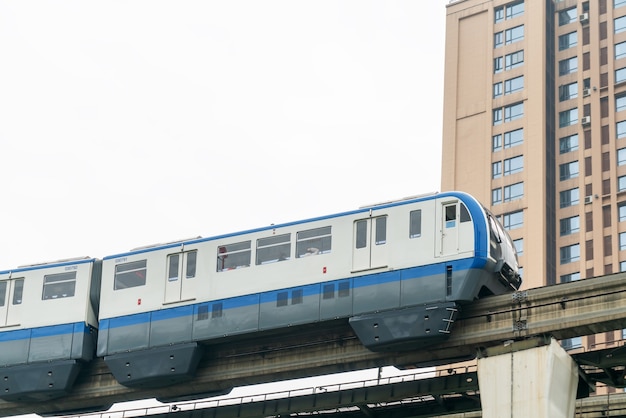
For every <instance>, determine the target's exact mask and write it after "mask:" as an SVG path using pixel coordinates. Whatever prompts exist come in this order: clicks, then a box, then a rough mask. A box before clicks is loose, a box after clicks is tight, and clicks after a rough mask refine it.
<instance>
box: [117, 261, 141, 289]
mask: <svg viewBox="0 0 626 418" xmlns="http://www.w3.org/2000/svg"><path fill="white" fill-rule="evenodd" d="M146 273H147V260H139V261H132V262H130V263H124V264H118V265H116V266H115V280H114V283H113V290H121V289H128V288H130V287H137V286H144V285H145V284H146Z"/></svg>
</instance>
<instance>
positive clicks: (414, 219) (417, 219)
mask: <svg viewBox="0 0 626 418" xmlns="http://www.w3.org/2000/svg"><path fill="white" fill-rule="evenodd" d="M421 236H422V210H421V209H418V210H413V211H411V213H410V215H409V238H418V237H421Z"/></svg>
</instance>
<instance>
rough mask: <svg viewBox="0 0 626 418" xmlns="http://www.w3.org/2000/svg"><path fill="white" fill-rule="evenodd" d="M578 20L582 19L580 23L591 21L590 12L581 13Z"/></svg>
mask: <svg viewBox="0 0 626 418" xmlns="http://www.w3.org/2000/svg"><path fill="white" fill-rule="evenodd" d="M578 20H580V23H588V22H589V13H587V12H585V13H583V14H581V15H580V17H579V18H578Z"/></svg>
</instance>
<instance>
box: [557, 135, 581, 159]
mask: <svg viewBox="0 0 626 418" xmlns="http://www.w3.org/2000/svg"><path fill="white" fill-rule="evenodd" d="M577 150H578V134H574V135H570V136H566V137H563V138H561V139H559V153H560V154H565V153H567V152H572V151H577Z"/></svg>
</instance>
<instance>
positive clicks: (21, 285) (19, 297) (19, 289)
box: [13, 279, 24, 305]
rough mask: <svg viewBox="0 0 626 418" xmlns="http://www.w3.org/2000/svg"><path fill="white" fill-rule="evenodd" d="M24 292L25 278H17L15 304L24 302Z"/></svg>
mask: <svg viewBox="0 0 626 418" xmlns="http://www.w3.org/2000/svg"><path fill="white" fill-rule="evenodd" d="M23 292H24V279H17V280H15V282H14V285H13V305H21V304H22V293H23Z"/></svg>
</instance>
